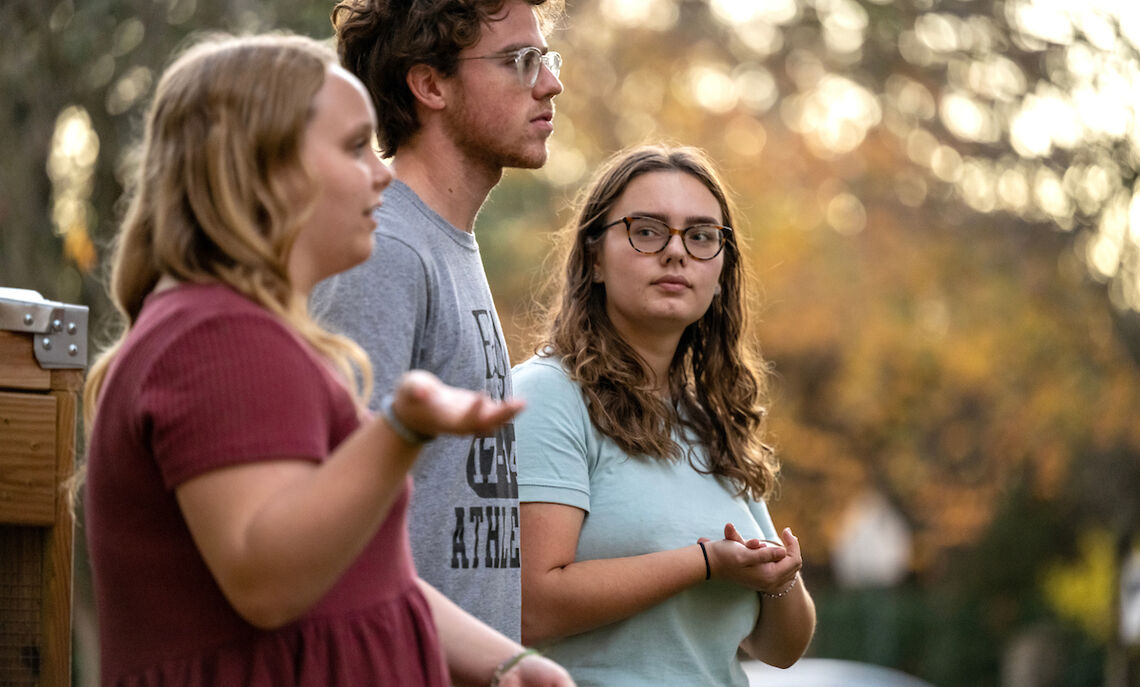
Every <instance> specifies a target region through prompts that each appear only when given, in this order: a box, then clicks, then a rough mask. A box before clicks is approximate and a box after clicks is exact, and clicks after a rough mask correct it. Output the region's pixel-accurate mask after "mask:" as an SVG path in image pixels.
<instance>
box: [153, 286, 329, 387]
mask: <svg viewBox="0 0 1140 687" xmlns="http://www.w3.org/2000/svg"><path fill="white" fill-rule="evenodd" d="M137 328H138V332H137V333H138V335H139V336H138V346H139V347H140V348H142V349H144V350H147V349H148V350H150V351H151V353H152V354H154V355H155V357H156V359H157V360H159V361H161V362H160V363H159V364H158V367H160V368H166V369H165V370H164V373H165V374H170V373H174V372H175V371H178V370H181V369H182V367H188V368H189V369H187V370H185V372H186V373H188V374H193V375H200V374H201V373H202V370H203V368H204V367H205V366H211V367H216V368H225V369H230V370H232V371H234V372H239V371H243V370H251V369H252V370H261V371H265V370H289V371H290V374H293V375H296V374H297V373H298V372H299V371H300V370H301V369H305V368H309V369H316V368H317V367H318V366H317V363H316V360H315V357H314V356H315V354H313V353H312V352H311V351H310V350H309V348H308V346H307V345H306V344H305V343H304V342H303V341H302V340H301V339H300V337H299V336H298V335H297V334H296V333H294V331H293V330H292V329H291V328H290V327H289V326H288V325H286V324H285V323H284V322H282V321H281V320H280V319H278V318H277V317H276V316H275V315H273V314H272V313H270V312H269V311H268V310H266V309H265V308H263V307H261V306H260V305H258V304H257V303H254V302H253V301H251V300H249V299H248V298H246V297H245V296H243V295H241V294H239V293H237V292H236V291H233V290H232V289H230V288H228V287H226V286H222V285H194V284H190V285H185V286H182V287H179V288H177V289H173V290H171V291H169V292H163V293H161V294H156V296H155V297H154V298H153V299H152V300H150V301H148V302H147V304H146V305H145V306H144V308H143V313H142V315H141V316H140V318H139V322H138V326H137ZM189 361H193V364H192V365H191V364H190V362H189ZM170 368H173V369H170Z"/></svg>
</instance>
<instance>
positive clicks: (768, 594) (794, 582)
mask: <svg viewBox="0 0 1140 687" xmlns="http://www.w3.org/2000/svg"><path fill="white" fill-rule="evenodd" d="M799 581H800V574H799V573H796V576H795V577H793V578H792V581H791V582H790V583H788V586H786V587H784V588H783V589H781V590H780V591H778V592H760V596H762V597H764V598H765V599H780V598H783V597H784V596H787V594H788V592H790V591H792V590H793V589H795V587H796V585H797V584H799Z"/></svg>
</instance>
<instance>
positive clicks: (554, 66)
mask: <svg viewBox="0 0 1140 687" xmlns="http://www.w3.org/2000/svg"><path fill="white" fill-rule="evenodd" d="M459 59H460V60H503V63H504V64H510V62H511V61H512V60H513V61H514V63H515V71H516V72H517V73H518V77H519V84H521V85H522V87H523V88H534V85H535V84H536V83H538V74H539V72H541V71H542V68H543V67H546V68H547V69H549V70H550V73H551V74H553V75H554V78H558V73H559V72H560V71H562V55H560V54H558V53H557V52H555V51H553V50H549V51H546V52H543V51H542V49H541V48H536V47H534V46H533V45H531V46H527V47H525V48H519V49H518V50H511V51H509V52H501V53H496V54H494V55H476V56H474V57H460V58H459Z"/></svg>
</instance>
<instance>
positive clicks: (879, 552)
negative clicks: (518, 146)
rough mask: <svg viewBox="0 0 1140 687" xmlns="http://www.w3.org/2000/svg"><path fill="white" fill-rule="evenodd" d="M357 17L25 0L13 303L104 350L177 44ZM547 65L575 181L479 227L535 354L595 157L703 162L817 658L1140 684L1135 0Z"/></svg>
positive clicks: (18, 51)
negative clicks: (59, 305)
mask: <svg viewBox="0 0 1140 687" xmlns="http://www.w3.org/2000/svg"><path fill="white" fill-rule="evenodd" d="M330 9H331V3H326V2H322V3H308V2H306V3H284V2H281V3H278V2H272V1H269V0H225V1H222V0H62V1H59V0H40V1H39V2H31V1H30V0H3V2H2V3H0V89H2V90H0V92H2V97H0V150H2V151H3V154H2V155H0V286H7V287H18V288H26V289H34V290H37V291H39V292H40V293H41V294H43V295H44V296H45V297H47V298H49V299H53V300H58V301H63V302H67V303H79V304H85V305H88V306H90V308H91V311H92V327H91V332H92V339H93V341H92V343H93V345H94V346H96V347H97V346H98V345H99V344H101V343H104V342H106V341H107V340H108V333H107V330H106V326H107V323H108V322H109V321H110V318H109V306H108V303H107V300H106V298H105V295H104V291H103V281H102V280H103V276H104V273H103V265H104V264H105V260H106V257H107V253H106V247H107V245H108V243H109V241H110V239H111V237H112V236H113V234H114V232H115V228H116V223H117V220H118V219H119V218H120V213H121V210H122V207H121V202H120V198H121V195H122V192H123V183H124V179H125V178H126V175H127V170H128V169H129V166H130V165H129V163H130V160H131V154H132V148H131V146H132V144H133V143H134V142H135V141H136V140H137V137H138V135H139V133H140V124H141V120H142V115H143V112H144V110H145V107H146V104H147V103H148V101H149V98H150V96H151V93H152V89H153V85H154V82H155V80H156V79H157V76H158V75H159V74H160V73H161V70H162V68H163V67H164V65H165V64H167V63H168V61H169V58H170V55H171V53H172V51H173V50H175V49H176V48H177V47H178V46H180V45H183V44H184V41H185V39H186V37H187V36H188V35H191V34H193V33H194V32H196V31H200V30H203V29H223V30H228V31H257V30H266V29H271V28H288V29H291V30H294V31H298V32H301V33H305V34H308V35H311V36H314V37H327V36H329V35H330V34H331V29H330V26H329V22H328V14H329V11H330ZM550 45H551V47H552V48H553V49H556V50H559V51H561V52H562V53H563V55H564V58H565V65H564V68H563V72H562V79H563V82H564V84H565V88H566V90H565V93H564V94H563V95H561V96H560V97H559V98H558V99H557V106H558V114H557V117H556V121H555V134H554V137H553V139H552V141H551V157H550V161H549V163H548V164H547V165H546V167H545V168H544V169H543V170H541V171H538V172H522V171H511V172H508V173H507V175H506V177H505V179H504V182H503V183H502V184H501V185H500V186H499V187H498V188H497V189H496V190H495V191H494V192H493V194H492V196H491V199H490V201H489V203H488V204H487V206H486V207H485V209H484V211H483V212H482V214H481V215H480V218H479V223H478V226H477V230H476V233H477V236H478V237H479V241H480V245H481V246H482V249H483V254H484V259H485V261H486V266H487V271H488V274H489V276H490V280H491V285H492V290H493V291H494V293H495V295H496V299H497V302H498V307H499V309H500V314H501V316H502V319H503V324H504V328H505V329H506V330H507V336H508V342H509V343H510V344H511V346H512V354H513V358H514V361H515V362H519V361H521V360H522V359H524V358H526V357H527V356H528V355H529V352H530V350H531V349H530V345H531V340H530V336H531V334H532V333H533V329H532V328H531V314H532V313H533V309H534V303H535V300H536V298H540V297H541V294H542V287H541V283H542V278H543V276H544V275H545V273H546V272H547V271H548V270H550V269H555V267H554V266H553V265H551V264H550V263H548V262H545V258H546V256H547V254H548V252H549V249H550V247H551V242H550V239H551V235H552V233H553V232H554V231H555V230H556V229H557V228H558V227H559V226H560V225H561V224H562V223H564V222H565V221H566V220H567V219H568V213H567V208H568V204H569V202H570V200H571V199H572V197H573V195H574V193H575V192H576V191H577V189H578V188H579V187H580V186H581V185H582V183H583V182H584V180H585V179H586V178H587V177H588V175H589V174H590V172H591V171H592V170H593V169H594V168H595V166H596V165H597V164H598V162H599V161H600V160H602V159H603V158H604V157H606V156H607V155H609V154H610V153H611V152H613V151H615V150H616V149H618V148H620V147H622V146H626V145H630V144H635V143H641V142H647V141H655V140H661V139H664V140H669V141H673V142H680V143H687V144H693V145H698V146H701V147H704V148H705V149H707V150H708V151H709V152H710V153H711V154H712V155H713V157H714V158H715V159H717V160H718V161H719V164H720V166H721V168H722V171H723V172H724V173H725V175H726V177H727V179H728V181H729V183H730V185H731V186H732V188H733V190H734V192H735V199H736V201H737V204H738V206H739V210H740V212H739V215H738V222H737V225H738V227H737V229H738V232H739V233H740V234H741V235H742V236H743V237H745V239H746V241H747V252H748V263H749V265H750V268H751V270H752V273H753V275H754V276H755V277H756V287H757V289H756V293H755V294H754V296H755V299H756V302H757V303H758V304H759V305H760V309H759V313H760V317H759V318H758V319H757V320H756V322H755V323H754V325H755V326H754V330H753V335H754V336H755V337H756V340H757V341H758V343H759V344H760V346H761V347H762V350H763V351H764V354H765V356H766V357H767V358H768V359H769V360H770V361H771V362H772V363H773V365H774V367H775V370H776V378H775V380H774V401H773V404H772V407H771V409H770V410H771V413H770V417H771V418H772V430H773V432H774V438H775V440H776V443H777V445H778V448H779V451H780V455H781V458H782V462H783V481H782V490H781V493H780V495H779V498H778V499H776V500H774V501H773V502H772V503H771V509H772V512H773V515H774V517H775V519H776V522H777V524H778V525H780V526H784V525H788V526H791V527H792V528H793V529H794V530H795V532H796V533H797V535H798V536H799V538H800V541H801V542H802V544H803V546H804V548H805V563H806V568H805V578H806V580H807V582H808V584H809V586H810V587H811V589H812V591H813V593H814V594H815V596H816V600H817V604H818V607H819V630H818V634H817V636H816V638H815V641H814V643H813V645H812V647H811V649H810V655H811V656H813V657H820V658H835V659H850V660H857V661H863V662H868V663H875V664H879V665H882V666H887V667H891V668H895V669H898V670H900V671H903V672H906V673H909V674H911V675H915V676H918V677H920V678H922V679H924V680H927V681H929V682H931V683H933V684H935V685H939V686H940V687H957V686H961V687H967V686H968V687H980V686H981V687H984V686H995V687H1030V686H1045V685H1064V686H1066V687H1070V686H1083V685H1090V686H1091V685H1109V686H1111V687H1117V686H1119V685H1140V553H1138V552H1140V531H1138V530H1140V422H1138V421H1137V419H1136V415H1137V411H1140V312H1138V311H1140V187H1138V186H1137V170H1138V169H1140V54H1138V49H1140V5H1138V4H1136V3H1134V2H1133V1H1132V0H1115V1H1114V0H1082V1H1081V2H1073V1H1069V0H570V1H569V3H568V7H567V14H566V17H565V19H564V20H563V21H562V22H561V23H560V25H559V26H558V27H557V28H556V29H555V31H554V32H553V33H552V35H551V37H550ZM81 525H82V523H81ZM76 541H77V544H78V545H79V546H80V547H81V546H82V533H80V536H78V537H77V539H76ZM77 556H78V557H77V565H76V610H75V628H76V629H75V632H76V662H75V673H76V684H77V685H86V684H93V682H92V681H93V679H94V677H95V673H94V666H95V664H94V644H93V642H94V632H95V629H94V622H93V617H92V611H91V608H90V591H89V589H88V586H87V585H88V584H89V582H88V580H87V571H86V569H85V561H84V558H83V556H82V551H81V550H80V551H79V552H77Z"/></svg>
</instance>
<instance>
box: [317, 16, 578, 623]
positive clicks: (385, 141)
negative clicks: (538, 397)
mask: <svg viewBox="0 0 1140 687" xmlns="http://www.w3.org/2000/svg"><path fill="white" fill-rule="evenodd" d="M562 11H563V5H562V0H412V1H411V2H408V1H407V0H404V1H403V2H401V1H398V0H344V1H342V2H341V3H340V4H338V5H337V6H336V8H335V9H334V10H333V24H334V26H335V27H336V35H337V44H338V52H339V53H340V57H341V61H342V63H343V64H344V66H345V67H346V68H347V69H349V70H350V71H352V72H353V73H354V74H356V76H358V77H359V78H360V79H361V81H363V82H364V84H365V85H366V86H367V87H368V89H369V91H370V94H371V97H372V100H373V103H374V104H375V107H376V113H377V116H378V120H379V123H378V126H377V132H376V134H377V139H378V141H379V144H380V148H381V152H382V154H383V156H384V157H385V158H391V160H392V163H391V164H392V168H393V170H394V171H395V173H396V177H397V179H396V181H395V182H394V183H393V184H392V185H391V187H390V188H389V189H388V190H387V191H386V192H385V194H384V205H383V207H382V208H381V209H380V210H379V212H378V226H377V229H376V231H375V234H374V236H375V247H374V249H373V252H372V257H371V258H370V259H369V260H368V261H367V262H366V263H364V264H363V265H361V266H360V267H358V268H356V269H354V270H351V271H349V272H346V273H343V274H341V275H338V276H337V277H336V278H334V279H332V280H330V281H328V282H325V283H323V284H322V285H321V286H320V287H319V288H318V289H317V291H316V292H315V293H314V295H313V310H314V313H315V314H316V315H317V316H318V317H319V318H320V319H321V320H322V321H323V322H325V323H326V324H327V325H329V326H331V327H333V328H335V329H338V330H339V331H341V332H343V333H345V334H348V335H349V336H351V337H352V338H354V339H355V340H356V341H357V342H359V343H360V344H361V345H362V346H363V347H364V349H365V350H366V351H367V352H368V354H369V356H370V357H371V360H372V363H373V366H374V369H375V385H374V388H375V394H376V395H375V396H374V400H375V399H380V398H381V397H382V396H383V395H384V394H385V393H387V392H388V391H390V390H391V388H392V386H393V384H394V382H395V380H396V379H398V378H399V376H400V375H401V374H402V373H403V372H404V371H406V370H409V369H414V368H420V369H426V370H429V371H431V372H433V373H435V374H436V375H437V376H438V377H439V378H440V379H441V380H443V381H444V382H445V383H447V384H450V385H453V386H457V387H462V388H467V389H473V390H483V391H486V392H487V393H488V394H489V395H490V396H491V397H492V398H494V399H503V398H507V397H509V396H511V378H510V358H509V357H508V355H507V350H506V345H505V342H504V339H503V333H502V327H501V326H500V323H499V318H498V315H497V313H496V311H495V306H494V302H493V300H492V298H491V294H490V290H489V288H488V285H487V277H486V274H485V272H484V269H483V264H482V260H481V258H480V254H479V246H478V243H477V241H476V238H475V234H474V226H475V217H476V215H477V213H478V212H479V209H480V207H481V206H482V204H483V202H484V201H485V200H486V198H487V195H488V194H489V193H490V192H491V189H492V188H494V186H495V185H496V184H497V183H498V182H499V180H500V178H501V177H502V173H503V169H504V168H507V167H519V168H525V169H537V168H539V167H541V166H542V165H543V164H544V163H545V162H546V158H547V148H546V143H547V139H548V138H549V136H550V134H551V133H552V131H553V117H554V102H553V101H554V97H555V96H556V95H558V94H559V93H561V92H562V83H561V82H560V81H559V80H558V71H559V67H560V66H561V57H560V56H559V55H558V53H555V52H552V51H550V50H549V49H548V47H547V44H546V38H545V36H546V33H547V31H548V29H549V28H550V27H551V25H552V24H553V22H554V21H555V20H556V19H557V18H558V16H560V14H561V13H562ZM407 438H408V439H409V440H411V441H425V440H428V439H429V437H419V436H416V435H415V434H414V433H409V434H408V436H407ZM414 480H415V494H414V496H413V499H412V506H411V512H410V514H409V526H410V529H411V542H412V549H413V554H414V556H415V562H416V567H417V568H418V570H419V572H420V575H421V577H422V578H423V579H424V580H426V581H427V582H429V583H430V584H431V585H433V586H434V587H436V588H437V589H439V590H440V591H441V592H443V594H444V595H446V596H447V597H449V598H450V599H453V600H454V601H455V602H456V603H457V604H459V606H461V607H462V608H463V609H465V610H466V611H468V612H469V613H471V614H472V615H474V616H475V617H476V618H478V619H480V620H482V621H483V622H484V623H487V624H488V625H490V626H492V627H494V628H495V629H497V630H499V631H500V632H502V633H503V634H505V635H507V636H508V637H512V638H515V639H518V638H519V635H520V626H519V623H520V558H519V532H518V528H519V514H518V487H517V483H516V470H515V437H514V426H513V424H511V423H508V424H507V425H505V426H504V427H502V428H501V429H500V430H498V431H497V432H496V433H495V434H494V435H493V436H487V437H451V436H445V437H439V438H436V439H434V440H432V441H431V443H430V444H429V445H428V446H427V447H426V448H425V449H424V454H423V457H422V458H421V459H420V461H419V462H418V463H417V465H416V468H415V470H414Z"/></svg>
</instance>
